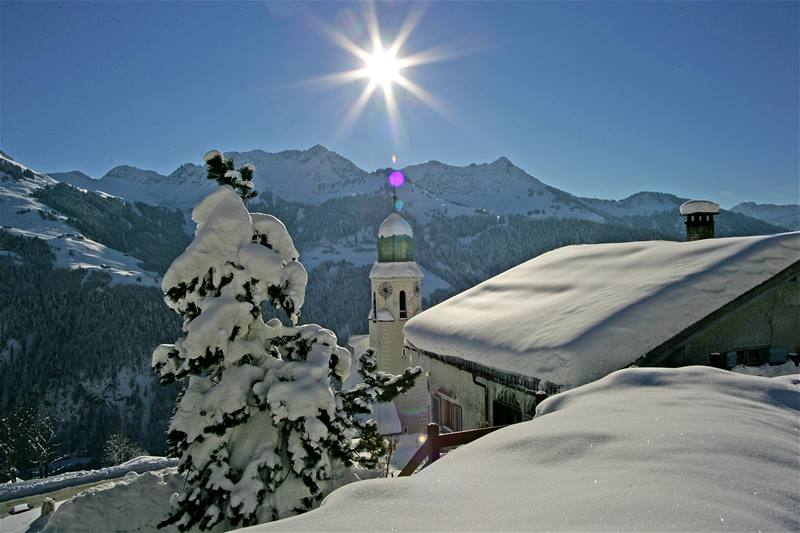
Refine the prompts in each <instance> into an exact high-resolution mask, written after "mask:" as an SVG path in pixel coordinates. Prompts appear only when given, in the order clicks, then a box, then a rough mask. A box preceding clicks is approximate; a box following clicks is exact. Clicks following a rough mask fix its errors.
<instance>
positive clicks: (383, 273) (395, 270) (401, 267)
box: [369, 261, 424, 279]
mask: <svg viewBox="0 0 800 533" xmlns="http://www.w3.org/2000/svg"><path fill="white" fill-rule="evenodd" d="M423 277H424V276H423V274H422V270H420V269H419V265H417V263H415V262H414V261H396V262H392V263H375V264H373V265H372V270H370V271H369V278H370V279H373V278H419V279H422V278H423Z"/></svg>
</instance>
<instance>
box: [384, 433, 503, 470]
mask: <svg viewBox="0 0 800 533" xmlns="http://www.w3.org/2000/svg"><path fill="white" fill-rule="evenodd" d="M504 427H506V426H492V427H488V428H480V429H468V430H466V431H454V432H453V433H443V434H439V424H428V438H427V439H426V440H425V442H424V443H423V444H422V446H420V448H419V449H418V450H417V453H415V454H414V456H413V457H412V458H411V460H410V461H409V462H408V464H407V465H406V466H404V467H403V469H402V470H401V471H400V474H399V475H400V476H410V475H411V474H413V473H414V472H415V471H416V470H417V468H419V466H420V465H421V464H422V462H423V461H424V460H425V459H426V458H427V459H428V462H427V463H425V466H428V465H429V464H431V463H432V462H434V461H436V460H437V459H439V457H440V456H441V449H442V448H450V447H452V446H461V445H462V444H467V443H469V442H472V441H474V440H475V439H479V438H481V437H483V436H484V435H488V434H489V433H491V432H492V431H495V430H498V429H500V428H504ZM423 468H424V467H423Z"/></svg>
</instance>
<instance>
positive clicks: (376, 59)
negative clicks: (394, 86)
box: [365, 46, 401, 87]
mask: <svg viewBox="0 0 800 533" xmlns="http://www.w3.org/2000/svg"><path fill="white" fill-rule="evenodd" d="M366 63H367V64H366V67H365V73H366V75H367V76H369V81H370V83H375V84H378V85H380V86H381V87H386V85H388V84H390V83H392V82H394V81H397V80H398V76H399V74H400V68H401V66H400V62H399V61H398V60H397V57H396V56H395V54H394V52H392V50H384V49H383V46H378V48H376V49H375V50H374V51H373V52H372V54H370V55H369V57H368V58H367V61H366Z"/></svg>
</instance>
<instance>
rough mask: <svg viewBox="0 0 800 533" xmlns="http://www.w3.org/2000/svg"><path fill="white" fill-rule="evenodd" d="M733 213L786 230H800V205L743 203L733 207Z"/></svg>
mask: <svg viewBox="0 0 800 533" xmlns="http://www.w3.org/2000/svg"><path fill="white" fill-rule="evenodd" d="M731 211H734V212H736V213H741V214H743V215H747V216H749V217H752V218H757V219H759V220H763V221H764V222H769V223H770V224H775V225H776V226H782V227H784V228H786V229H791V230H798V229H800V204H785V205H775V204H757V203H755V202H742V203H740V204H736V205H735V206H733V207H732V208H731Z"/></svg>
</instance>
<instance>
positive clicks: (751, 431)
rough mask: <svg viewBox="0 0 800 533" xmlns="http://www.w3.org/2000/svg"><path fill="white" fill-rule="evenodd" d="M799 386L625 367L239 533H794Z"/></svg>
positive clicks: (708, 372)
mask: <svg viewBox="0 0 800 533" xmlns="http://www.w3.org/2000/svg"><path fill="white" fill-rule="evenodd" d="M798 411H800V375H796V376H791V377H786V376H784V377H779V378H772V379H768V378H760V377H753V376H745V375H740V374H736V373H733V372H727V371H724V370H717V369H713V368H709V367H685V368H680V369H644V368H636V369H627V370H621V371H618V372H615V373H613V374H611V375H609V376H607V377H605V378H603V379H601V380H599V381H597V382H594V383H591V384H589V385H585V386H583V387H580V388H576V389H573V390H570V391H567V392H565V393H562V394H558V395H556V396H553V397H551V398H550V399H548V400H546V401H545V402H542V404H540V406H539V409H538V412H537V414H536V418H534V420H532V421H530V422H523V423H520V424H515V425H513V426H511V427H508V428H506V429H503V430H499V431H497V432H495V433H492V434H490V435H488V436H486V437H483V438H481V439H479V440H477V441H475V442H474V443H472V444H469V445H466V446H463V447H461V448H458V449H456V450H455V451H453V452H452V453H450V454H448V455H447V456H445V457H444V458H442V460H440V461H439V462H437V463H435V464H433V465H432V466H430V467H429V468H427V469H425V470H423V471H422V472H420V473H418V474H415V475H413V476H411V477H408V478H397V479H389V480H368V481H362V482H358V483H354V484H351V485H348V486H346V487H343V488H341V489H339V490H337V491H336V492H334V493H333V494H331V495H330V496H329V497H328V498H327V499H326V500H325V502H324V503H323V504H322V506H321V507H320V508H319V509H317V510H314V511H311V512H309V513H307V514H304V515H300V516H296V517H292V518H287V519H285V520H281V521H279V522H275V523H272V524H262V525H259V526H257V527H254V528H250V529H246V530H245V531H389V530H391V531H398V530H399V531H429V530H438V531H509V530H518V531H519V530H526V531H530V530H538V531H542V530H544V531H631V530H651V531H654V530H655V531H673V530H681V531H757V530H762V531H768V530H783V531H785V530H794V531H796V530H797V529H798V523H799V520H800V515H799V514H798V512H800V504H799V503H798V502H800V494H799V493H798V491H800V486H798V482H797V472H798V454H797V435H798V431H800V413H799V412H798Z"/></svg>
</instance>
